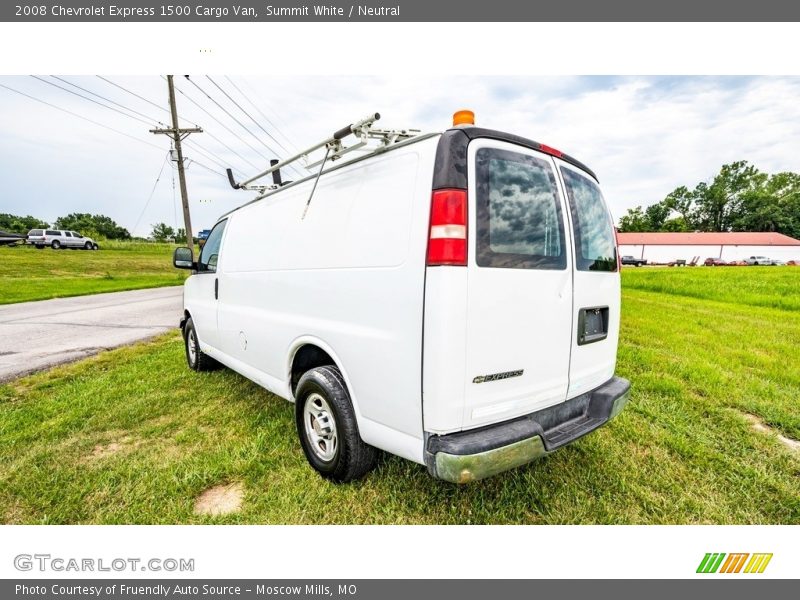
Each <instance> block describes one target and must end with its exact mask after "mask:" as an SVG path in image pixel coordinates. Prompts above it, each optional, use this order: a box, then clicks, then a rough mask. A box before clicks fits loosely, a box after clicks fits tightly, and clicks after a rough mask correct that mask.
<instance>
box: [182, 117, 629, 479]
mask: <svg viewBox="0 0 800 600" xmlns="http://www.w3.org/2000/svg"><path fill="white" fill-rule="evenodd" d="M377 117H378V115H375V117H374V118H373V119H372V120H373V121H374V119H375V118H377ZM459 120H460V121H463V120H465V119H464V117H463V113H462V114H461V115H460V118H459ZM466 120H468V117H467V119H466ZM370 127H371V121H370V122H368V123H366V124H365V122H363V121H362V122H359V123H358V124H356V125H353V126H351V127H349V128H345V130H340V131H339V132H337V134H335V135H334V137H332V138H330V140H328V143H327V144H326V145H325V146H324V147H325V148H326V153H327V152H330V151H331V149H333V153H334V154H336V153H337V152H339V151H340V150H341V148H342V146H341V142H340V140H341V139H342V138H343V137H345V136H346V135H348V134H349V133H351V132H352V133H356V134H357V135H361V137H362V139H367V138H370V137H371V138H373V139H374V138H376V137H380V136H383V138H382V139H383V140H384V143H383V145H382V146H380V147H379V148H378V150H377V151H375V152H372V153H369V154H367V155H366V156H363V157H360V158H357V159H355V160H351V161H349V162H345V161H342V162H341V163H339V164H336V166H329V167H328V168H327V169H324V168H323V167H324V166H325V161H324V160H323V161H322V165H323V167H321V168H320V170H319V173H320V174H321V175H319V177H318V176H317V174H316V173H315V174H314V175H311V176H309V177H307V178H305V179H302V180H300V181H296V182H292V183H289V184H283V185H281V182H280V175H279V172H278V176H277V177H276V180H275V181H276V185H273V186H272V187H268V186H262V187H261V188H257V189H260V191H261V192H262V197H261V198H259V199H256V200H255V201H253V202H250V203H249V204H246V205H244V206H242V207H240V208H238V209H236V210H234V211H232V212H230V213H228V214H227V215H225V216H223V217H222V218H221V219H220V220H219V221H218V222H217V224H216V225H215V226H214V228H213V230H212V231H211V234H210V235H209V237H208V240H207V241H206V243H205V246H204V247H203V249H202V252H201V254H200V256H199V259H198V260H197V261H196V262H193V260H192V254H191V251H190V250H189V249H188V248H183V249H178V250H177V251H176V255H175V265H176V266H178V267H183V268H191V269H193V270H194V273H193V275H192V276H191V277H189V278H188V279H187V281H186V284H185V291H184V317H183V319H182V321H181V327H182V329H183V334H184V339H185V342H186V356H187V360H188V363H189V366H190V367H192V368H193V369H196V370H204V369H207V368H209V367H211V366H212V365H214V364H215V363H216V361H218V362H219V363H222V364H223V365H226V366H227V367H230V368H231V369H233V370H235V371H237V372H239V373H241V374H242V375H244V376H245V377H247V378H249V379H251V380H253V381H255V382H256V383H258V384H260V385H262V386H263V387H265V388H267V389H268V390H270V391H271V392H273V393H275V394H277V395H279V396H282V397H283V398H286V399H287V400H290V401H294V402H295V404H296V422H297V430H298V435H299V438H300V442H301V445H302V447H303V450H304V452H305V455H306V457H307V458H308V461H309V462H310V463H311V465H312V466H313V467H314V468H315V469H317V471H319V472H320V473H321V474H322V475H323V476H325V477H328V478H330V479H333V480H335V481H342V482H343V481H349V480H352V479H355V478H358V477H361V476H363V475H364V474H366V473H367V472H368V471H369V470H370V468H371V467H372V466H373V464H374V461H375V458H376V448H378V449H381V450H385V451H387V452H391V453H393V454H397V455H399V456H402V457H404V458H407V459H409V460H412V461H415V462H417V463H420V464H423V465H426V466H427V468H428V470H429V471H430V473H431V474H432V475H433V476H435V477H438V478H441V479H445V480H448V481H453V482H459V483H461V482H468V481H471V480H475V479H480V478H483V477H486V476H489V475H493V474H495V473H498V472H501V471H504V470H506V469H509V468H512V467H515V466H518V465H522V464H524V463H527V462H529V461H532V460H534V459H536V458H538V457H541V456H544V455H546V454H548V453H550V452H552V451H554V450H556V449H557V448H559V447H561V446H564V445H565V444H568V443H570V442H572V441H574V440H576V439H577V438H579V437H581V436H582V435H584V434H586V433H589V432H591V431H593V430H594V429H597V428H598V427H600V426H601V425H603V424H604V423H606V422H607V421H608V420H610V419H612V418H613V417H614V416H616V415H617V413H619V411H620V410H621V409H622V408H623V406H624V405H625V403H626V402H627V400H628V393H629V387H630V384H629V383H628V382H627V381H626V380H624V379H620V378H618V377H615V376H614V368H615V364H616V352H617V339H618V331H619V320H620V277H619V264H618V258H617V248H616V240H615V235H614V229H613V226H612V220H611V217H610V214H609V211H608V209H607V207H606V204H605V202H604V200H603V196H602V194H601V192H600V188H599V187H598V183H597V179H596V177H595V175H594V173H592V171H590V170H589V169H588V168H587V167H586V166H584V165H583V164H581V163H580V162H578V161H577V160H575V159H574V158H572V157H570V156H568V155H566V154H563V153H561V152H559V151H558V150H555V149H553V148H550V147H548V146H545V145H543V144H539V143H537V142H534V141H531V140H528V139H525V138H522V137H518V136H516V135H512V134H507V133H502V132H499V131H493V130H490V129H483V128H478V127H475V126H473V125H471V124H466V125H463V124H462V125H458V126H454V127H453V128H452V129H449V130H447V131H445V132H444V133H435V134H419V135H413V134H408V135H406V136H405V137H403V136H399V137H398V136H394V137H391V136H389V135H388V134H387V133H386V132H377V130H375V131H373V130H371V129H370ZM337 136H338V137H337ZM317 147H318V148H319V147H322V146H321V145H318V146H317ZM282 164H286V162H284V163H282ZM317 164H319V163H317ZM267 172H273V173H274V172H275V170H271V171H267ZM262 175H263V174H262ZM257 177H260V175H259V176H257ZM254 179H256V178H254ZM250 181H252V180H249V181H248V182H245V183H249V182H250ZM232 183H233V180H232ZM235 186H236V187H240V186H239V184H235ZM315 186H316V188H315ZM241 187H246V186H245V185H244V184H242V186H241ZM247 189H253V187H250V188H247ZM312 197H313V202H311V198H312ZM309 203H310V204H309Z"/></svg>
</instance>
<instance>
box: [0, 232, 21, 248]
mask: <svg viewBox="0 0 800 600" xmlns="http://www.w3.org/2000/svg"><path fill="white" fill-rule="evenodd" d="M24 243H25V236H24V235H21V234H19V233H11V232H10V231H3V230H0V246H16V245H17V244H24Z"/></svg>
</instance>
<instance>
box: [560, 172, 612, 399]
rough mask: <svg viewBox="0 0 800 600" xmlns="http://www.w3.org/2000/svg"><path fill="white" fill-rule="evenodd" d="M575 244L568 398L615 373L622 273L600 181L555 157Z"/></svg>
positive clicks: (589, 389) (600, 382)
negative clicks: (620, 272)
mask: <svg viewBox="0 0 800 600" xmlns="http://www.w3.org/2000/svg"><path fill="white" fill-rule="evenodd" d="M555 162H556V165H557V167H558V176H559V179H560V181H561V183H562V184H563V186H564V196H565V197H566V199H567V207H568V209H569V213H570V216H571V226H572V235H573V239H574V246H575V273H574V276H573V298H574V310H573V314H572V331H573V335H572V340H571V345H572V350H571V354H572V358H571V362H570V374H569V391H568V392H567V397H568V398H573V397H575V396H578V395H580V394H583V393H585V392H589V391H591V390H593V389H594V388H596V387H598V386H600V385H602V384H603V383H605V382H606V381H608V380H609V379H611V377H613V376H614V368H615V366H616V359H617V342H618V336H619V322H620V277H619V265H618V262H617V245H616V237H615V235H614V225H613V222H612V219H611V214H610V213H609V211H608V207H607V206H606V203H605V200H604V199H603V194H602V193H601V192H600V188H599V186H598V185H597V182H596V181H595V180H594V179H593V177H592V176H590V175H589V174H588V173H585V172H584V171H582V170H580V169H577V168H576V167H574V166H572V165H570V164H568V163H566V162H564V161H562V160H560V159H556V161H555Z"/></svg>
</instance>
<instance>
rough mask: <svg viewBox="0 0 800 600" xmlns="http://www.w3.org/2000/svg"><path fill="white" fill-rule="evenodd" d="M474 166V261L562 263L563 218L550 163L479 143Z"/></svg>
mask: <svg viewBox="0 0 800 600" xmlns="http://www.w3.org/2000/svg"><path fill="white" fill-rule="evenodd" d="M475 168H476V183H477V213H478V219H477V236H476V239H477V242H476V262H477V263H478V266H480V267H498V268H512V269H566V266H567V259H566V250H565V242H564V223H563V218H562V215H561V205H560V202H559V197H558V191H557V188H556V181H555V175H554V173H553V168H552V167H551V165H550V163H549V162H548V161H547V160H544V159H540V158H536V157H534V156H530V155H527V154H520V153H518V152H511V151H508V150H500V149H497V148H481V149H480V150H478V151H477V153H476V155H475Z"/></svg>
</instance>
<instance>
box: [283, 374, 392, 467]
mask: <svg viewBox="0 0 800 600" xmlns="http://www.w3.org/2000/svg"><path fill="white" fill-rule="evenodd" d="M295 398H296V403H295V420H296V423H297V435H298V437H299V438H300V445H301V446H302V448H303V453H304V454H305V455H306V459H307V460H308V462H309V464H311V466H312V467H314V469H316V470H317V472H319V474H320V475H322V476H323V477H325V478H326V479H331V480H332V481H336V482H338V483H347V482H348V481H353V480H354V479H360V478H361V477H363V476H364V475H366V474H367V473H369V472H370V471H371V470H372V469H373V468H374V467H375V463H376V461H377V458H378V450H377V449H375V448H373V447H372V446H369V445H367V444H365V443H364V441H363V440H362V439H361V435H360V434H359V432H358V424H357V423H356V415H355V411H354V410H353V405H352V403H351V401H350V393H349V392H348V391H347V386H346V385H345V383H344V378H343V377H342V374H341V372H340V371H339V369H338V368H336V367H334V366H325V367H316V368H314V369H311V370H310V371H307V372H306V373H305V374H304V375H303V376H302V377H301V378H300V381H299V382H298V384H297V393H296V394H295Z"/></svg>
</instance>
